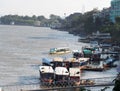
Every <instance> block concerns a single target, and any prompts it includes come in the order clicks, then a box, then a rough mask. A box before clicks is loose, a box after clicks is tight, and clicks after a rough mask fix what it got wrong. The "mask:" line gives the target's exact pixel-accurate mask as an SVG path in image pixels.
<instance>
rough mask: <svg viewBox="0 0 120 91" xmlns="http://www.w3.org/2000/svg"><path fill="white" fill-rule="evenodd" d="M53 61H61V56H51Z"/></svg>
mask: <svg viewBox="0 0 120 91" xmlns="http://www.w3.org/2000/svg"><path fill="white" fill-rule="evenodd" d="M53 61H54V62H63V58H61V57H55V58H53Z"/></svg>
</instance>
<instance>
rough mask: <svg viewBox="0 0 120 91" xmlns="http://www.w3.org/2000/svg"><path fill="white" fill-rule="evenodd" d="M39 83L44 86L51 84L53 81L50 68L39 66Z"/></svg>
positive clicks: (52, 72) (52, 71)
mask: <svg viewBox="0 0 120 91" xmlns="http://www.w3.org/2000/svg"><path fill="white" fill-rule="evenodd" d="M39 73H40V81H41V83H44V84H51V83H53V81H54V70H53V68H52V67H51V66H39Z"/></svg>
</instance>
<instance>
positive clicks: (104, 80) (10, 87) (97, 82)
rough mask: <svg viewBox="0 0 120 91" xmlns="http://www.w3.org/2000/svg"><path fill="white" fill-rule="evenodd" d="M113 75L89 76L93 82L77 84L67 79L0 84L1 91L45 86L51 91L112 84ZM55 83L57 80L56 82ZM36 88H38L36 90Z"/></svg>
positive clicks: (25, 90)
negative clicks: (23, 83) (58, 81)
mask: <svg viewBox="0 0 120 91" xmlns="http://www.w3.org/2000/svg"><path fill="white" fill-rule="evenodd" d="M114 79H115V77H104V78H90V79H89V81H91V80H92V81H93V82H94V84H93V83H92V84H88V83H86V84H81V83H80V84H79V85H75V84H73V83H72V82H73V81H68V83H67V84H65V83H64V82H63V83H62V82H61V83H59V84H48V83H43V84H40V83H37V84H25V85H8V86H2V91H43V89H45V88H46V91H47V90H51V91H53V89H56V90H57V89H61V88H63V89H67V88H71V87H72V88H73V87H74V88H80V87H97V86H103V87H105V86H113V85H114V82H113V80H114ZM83 80H84V81H88V79H82V80H81V81H83ZM56 83H57V82H56ZM51 87H52V88H51ZM36 89H38V90H36Z"/></svg>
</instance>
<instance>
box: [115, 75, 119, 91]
mask: <svg viewBox="0 0 120 91" xmlns="http://www.w3.org/2000/svg"><path fill="white" fill-rule="evenodd" d="M113 91H120V73H119V74H118V76H117V77H116V79H115V86H114V88H113Z"/></svg>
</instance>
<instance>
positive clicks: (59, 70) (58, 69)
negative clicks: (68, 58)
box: [55, 67, 69, 75]
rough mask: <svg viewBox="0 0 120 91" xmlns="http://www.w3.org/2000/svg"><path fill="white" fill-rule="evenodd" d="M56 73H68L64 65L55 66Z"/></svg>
mask: <svg viewBox="0 0 120 91" xmlns="http://www.w3.org/2000/svg"><path fill="white" fill-rule="evenodd" d="M55 74H56V75H69V72H68V70H67V68H65V67H56V68H55Z"/></svg>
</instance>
